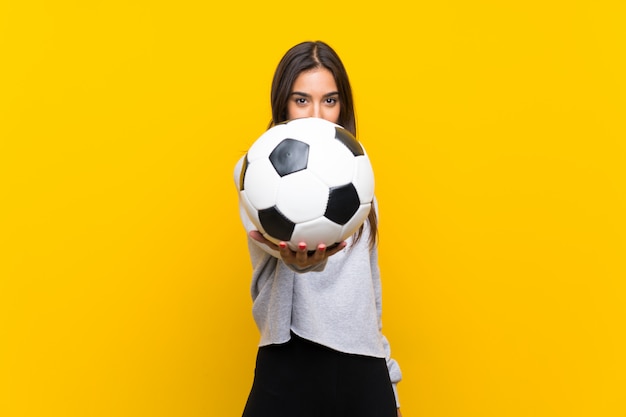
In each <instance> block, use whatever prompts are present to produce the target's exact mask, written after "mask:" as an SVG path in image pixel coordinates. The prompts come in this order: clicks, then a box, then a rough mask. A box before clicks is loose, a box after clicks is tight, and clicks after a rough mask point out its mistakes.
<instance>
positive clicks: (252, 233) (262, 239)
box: [248, 230, 278, 250]
mask: <svg viewBox="0 0 626 417" xmlns="http://www.w3.org/2000/svg"><path fill="white" fill-rule="evenodd" d="M248 236H250V237H251V238H252V239H254V240H256V241H257V242H261V243H263V244H265V245H267V246H269V247H270V248H271V249H274V250H278V246H277V245H276V244H274V243H273V242H271V241H269V240H267V239H266V238H265V236H263V235H262V234H261V232H259V231H258V230H252V231H250V233H248Z"/></svg>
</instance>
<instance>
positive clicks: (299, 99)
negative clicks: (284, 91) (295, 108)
mask: <svg viewBox="0 0 626 417" xmlns="http://www.w3.org/2000/svg"><path fill="white" fill-rule="evenodd" d="M294 102H295V103H296V104H298V105H303V104H306V98H304V97H296V98H295V99H294Z"/></svg>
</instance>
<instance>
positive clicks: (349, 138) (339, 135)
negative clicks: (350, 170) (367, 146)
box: [335, 126, 365, 156]
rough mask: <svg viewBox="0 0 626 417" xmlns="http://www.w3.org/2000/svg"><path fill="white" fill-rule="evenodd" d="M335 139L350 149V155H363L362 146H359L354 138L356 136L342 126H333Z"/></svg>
mask: <svg viewBox="0 0 626 417" xmlns="http://www.w3.org/2000/svg"><path fill="white" fill-rule="evenodd" d="M335 139H337V140H338V141H339V142H341V143H343V144H344V145H345V146H346V148H348V149H350V152H352V155H354V156H360V155H365V152H364V151H363V147H362V146H361V144H360V143H359V141H358V140H356V138H355V137H354V136H353V135H352V133H350V132H348V131H347V130H346V129H344V128H343V127H338V126H337V127H335Z"/></svg>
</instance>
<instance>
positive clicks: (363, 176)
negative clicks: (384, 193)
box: [352, 155, 374, 203]
mask: <svg viewBox="0 0 626 417" xmlns="http://www.w3.org/2000/svg"><path fill="white" fill-rule="evenodd" d="M352 184H353V185H354V187H355V188H356V192H357V193H358V194H359V199H360V200H361V203H370V202H371V201H372V200H373V198H374V170H373V169H372V164H371V163H370V160H369V158H368V157H367V156H365V155H362V156H357V157H356V158H355V171H354V177H353V178H352Z"/></svg>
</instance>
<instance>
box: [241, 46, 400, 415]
mask: <svg viewBox="0 0 626 417" xmlns="http://www.w3.org/2000/svg"><path fill="white" fill-rule="evenodd" d="M271 105H272V121H271V122H270V127H271V126H273V125H275V124H277V123H281V122H284V121H287V120H292V119H297V118H303V117H317V118H322V119H326V120H329V121H331V122H333V123H337V124H340V125H342V126H343V127H345V128H346V129H347V130H349V131H350V132H352V134H354V135H355V136H356V121H355V114H354V106H353V99H352V90H351V88H350V83H349V81H348V75H347V73H346V70H345V68H344V66H343V64H342V62H341V60H340V59H339V57H338V55H337V54H336V53H335V51H333V49H332V48H331V47H330V46H328V45H327V44H325V43H323V42H319V41H318V42H304V43H301V44H298V45H296V46H294V47H293V48H291V49H290V50H289V51H287V53H286V54H285V55H284V56H283V58H282V59H281V61H280V63H279V65H278V67H277V69H276V72H275V74H274V79H273V82H272V90H271ZM242 161H243V158H242V160H240V161H239V162H238V164H237V166H236V167H235V184H238V183H239V174H240V172H241V165H242ZM240 212H241V218H242V221H243V224H244V226H245V228H246V230H247V231H248V236H249V239H248V247H249V251H250V258H251V261H252V265H253V268H254V271H253V276H252V288H251V291H252V298H253V300H254V305H253V315H254V319H255V321H256V324H257V326H258V328H259V330H260V333H261V341H260V344H259V346H260V347H259V351H258V355H257V363H256V369H255V377H254V383H253V386H252V390H251V392H250V396H249V397H248V402H247V404H246V408H245V410H244V412H243V416H244V417H281V416H285V417H309V416H310V417H313V416H315V417H321V416H324V417H326V416H341V417H350V416H354V417H357V416H358V417H396V416H400V415H401V414H400V409H399V402H398V397H397V390H396V384H397V383H398V382H399V381H400V379H401V372H400V369H399V367H398V364H397V363H396V362H395V361H394V360H393V359H391V358H390V354H389V353H390V349H389V344H388V342H387V339H386V338H385V337H384V336H383V334H382V333H381V327H382V326H381V288H380V273H379V268H378V259H377V258H378V252H377V248H376V235H377V221H376V212H375V209H372V211H371V213H370V215H369V217H368V221H367V222H365V225H364V226H363V227H361V229H360V230H359V231H358V232H357V233H355V235H353V236H352V237H350V238H348V239H347V241H345V242H342V243H341V244H339V245H337V246H335V247H332V248H326V247H325V246H324V245H319V246H318V247H317V249H316V250H315V251H313V252H312V253H310V252H308V251H307V249H306V247H301V249H299V250H297V251H292V250H291V249H289V248H288V246H287V245H286V244H285V243H284V242H280V244H279V245H275V244H273V243H272V242H270V241H268V240H266V239H265V238H264V237H263V236H262V235H261V234H260V233H259V232H258V231H256V230H254V226H253V225H252V223H251V222H250V220H249V219H248V217H247V215H246V213H245V210H243V209H241V210H240ZM365 236H367V237H368V238H364V237H365Z"/></svg>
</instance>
